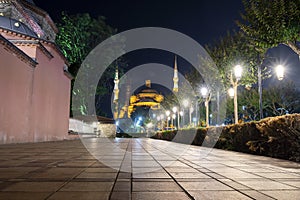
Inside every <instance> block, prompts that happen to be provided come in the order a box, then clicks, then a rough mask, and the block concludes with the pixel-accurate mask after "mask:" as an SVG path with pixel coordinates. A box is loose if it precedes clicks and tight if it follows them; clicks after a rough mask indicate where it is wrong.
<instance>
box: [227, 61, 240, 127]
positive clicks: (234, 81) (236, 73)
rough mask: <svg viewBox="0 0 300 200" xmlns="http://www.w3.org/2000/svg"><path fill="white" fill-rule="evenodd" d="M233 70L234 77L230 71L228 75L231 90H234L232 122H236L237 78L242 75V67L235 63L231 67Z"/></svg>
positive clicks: (237, 119) (237, 120)
mask: <svg viewBox="0 0 300 200" xmlns="http://www.w3.org/2000/svg"><path fill="white" fill-rule="evenodd" d="M233 71H234V76H235V77H234V78H233V75H232V73H231V76H230V82H231V84H232V87H233V90H234V96H233V104H234V122H235V123H236V124H237V123H238V122H239V118H238V101H237V88H238V85H239V80H240V79H241V77H242V72H243V68H242V66H241V65H236V66H235V67H234V69H233Z"/></svg>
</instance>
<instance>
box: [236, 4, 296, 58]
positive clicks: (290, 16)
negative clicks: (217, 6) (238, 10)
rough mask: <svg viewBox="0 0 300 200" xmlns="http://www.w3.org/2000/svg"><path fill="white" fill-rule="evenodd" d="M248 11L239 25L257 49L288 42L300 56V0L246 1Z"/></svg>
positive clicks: (242, 15) (265, 48) (245, 5)
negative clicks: (299, 43) (299, 42)
mask: <svg viewBox="0 0 300 200" xmlns="http://www.w3.org/2000/svg"><path fill="white" fill-rule="evenodd" d="M243 5H244V10H245V13H243V14H241V17H242V20H240V21H237V25H238V26H239V27H240V29H241V30H242V31H243V33H245V35H246V36H247V37H248V40H249V42H250V43H251V44H252V45H253V46H254V47H256V48H258V49H262V50H267V49H269V48H272V47H275V46H278V45H279V44H285V45H287V46H289V47H290V48H291V49H292V50H294V51H295V53H297V54H298V55H300V48H299V46H298V45H297V41H299V39H300V1H299V0H272V1H270V0H243Z"/></svg>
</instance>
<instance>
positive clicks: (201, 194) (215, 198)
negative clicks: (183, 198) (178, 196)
mask: <svg viewBox="0 0 300 200" xmlns="http://www.w3.org/2000/svg"><path fill="white" fill-rule="evenodd" d="M190 194H191V195H192V196H193V197H194V198H195V199H196V200H203V199H208V200H225V199H226V200H227V199H228V200H231V199H232V200H233V199H234V200H250V199H252V198H250V197H248V196H246V195H244V194H242V193H240V192H237V191H197V192H195V191H193V192H191V193H190Z"/></svg>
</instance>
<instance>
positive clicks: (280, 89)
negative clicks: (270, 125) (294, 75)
mask: <svg viewBox="0 0 300 200" xmlns="http://www.w3.org/2000/svg"><path fill="white" fill-rule="evenodd" d="M265 98H266V102H267V103H266V104H267V107H266V110H265V112H267V114H268V116H278V115H283V114H292V113H296V112H299V111H300V91H299V90H298V89H297V87H296V85H295V84H294V83H293V82H292V81H290V82H284V83H280V84H276V85H273V86H272V87H270V88H268V90H266V91H265Z"/></svg>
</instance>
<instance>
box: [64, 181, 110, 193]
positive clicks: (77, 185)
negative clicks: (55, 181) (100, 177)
mask: <svg viewBox="0 0 300 200" xmlns="http://www.w3.org/2000/svg"><path fill="white" fill-rule="evenodd" d="M113 184H114V183H113V182H69V183H67V184H66V185H65V186H64V187H62V188H61V189H60V191H98V192H103V191H104V192H110V191H111V189H112V187H113Z"/></svg>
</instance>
